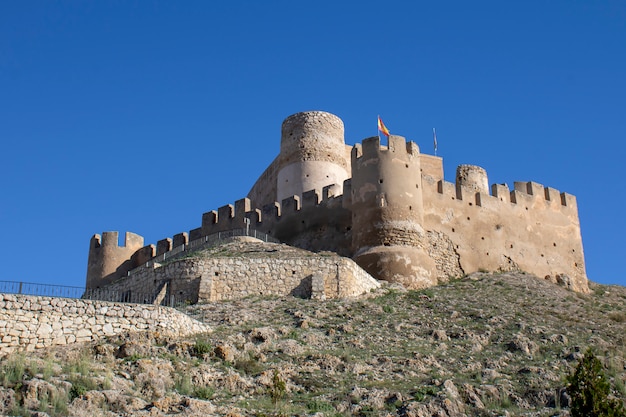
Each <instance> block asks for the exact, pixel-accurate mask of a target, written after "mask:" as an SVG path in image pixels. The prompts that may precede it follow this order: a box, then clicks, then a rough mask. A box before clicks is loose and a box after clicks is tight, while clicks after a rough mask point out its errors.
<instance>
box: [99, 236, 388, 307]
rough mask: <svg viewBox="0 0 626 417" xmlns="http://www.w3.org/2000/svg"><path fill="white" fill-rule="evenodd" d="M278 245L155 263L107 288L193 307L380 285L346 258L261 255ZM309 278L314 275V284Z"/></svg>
mask: <svg viewBox="0 0 626 417" xmlns="http://www.w3.org/2000/svg"><path fill="white" fill-rule="evenodd" d="M222 247H224V248H226V246H222ZM283 247H284V245H272V244H264V243H256V244H252V246H250V247H248V248H249V249H250V250H258V251H263V252H257V255H250V254H248V256H247V257H245V256H242V255H241V254H238V256H217V257H204V258H202V257H201V258H188V259H180V260H175V261H172V262H170V263H168V264H166V265H159V264H155V265H151V266H148V267H145V268H144V269H140V270H137V271H136V272H135V273H133V275H131V276H129V277H126V278H123V279H120V280H118V281H116V282H115V283H113V284H111V285H109V286H107V287H106V290H107V291H112V292H119V293H126V294H128V295H129V296H131V295H133V294H154V295H155V296H156V294H158V293H159V292H164V293H165V294H167V295H166V297H170V296H173V297H174V298H175V299H176V300H179V301H180V300H184V301H187V302H189V303H192V304H193V303H197V302H206V301H219V300H233V299H238V298H244V297H248V296H252V295H278V296H285V295H293V296H296V297H301V298H313V299H318V300H320V299H330V298H345V297H356V296H359V295H361V294H363V293H366V292H368V291H370V290H372V289H374V288H378V287H380V283H379V282H378V281H377V280H375V279H374V278H372V277H371V276H370V275H369V274H368V273H367V272H365V271H364V270H363V269H361V267H359V266H358V265H357V264H356V263H355V262H354V261H352V260H351V259H348V258H343V257H340V256H336V255H334V254H333V255H328V256H322V255H318V254H313V253H309V252H306V255H299V256H297V255H294V254H291V253H287V254H284V255H280V254H279V253H280V252H265V250H270V251H271V250H275V249H276V248H283ZM225 250H226V249H225ZM276 250H277V249H276ZM283 250H284V249H283ZM289 250H291V249H289ZM298 251H299V250H298ZM301 252H303V253H305V251H301ZM229 254H230V255H233V254H232V253H229ZM260 254H262V255H265V256H261V255H260ZM313 277H316V278H315V283H314V282H313ZM148 301H149V302H151V301H153V299H150V300H148ZM157 301H158V302H160V301H161V299H157Z"/></svg>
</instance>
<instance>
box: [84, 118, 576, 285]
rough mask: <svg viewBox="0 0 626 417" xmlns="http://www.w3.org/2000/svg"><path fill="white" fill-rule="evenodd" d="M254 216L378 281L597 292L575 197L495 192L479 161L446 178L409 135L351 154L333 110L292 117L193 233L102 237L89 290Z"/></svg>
mask: <svg viewBox="0 0 626 417" xmlns="http://www.w3.org/2000/svg"><path fill="white" fill-rule="evenodd" d="M294 167H295V168H294ZM282 197H284V198H282ZM246 218H247V219H249V225H250V228H253V229H256V230H260V231H263V232H265V233H267V234H269V235H271V236H273V237H275V238H277V239H279V240H280V241H282V242H285V243H287V244H289V245H292V246H296V247H299V248H303V249H307V250H311V251H315V252H318V251H331V252H335V253H337V254H339V255H341V256H346V257H352V258H354V259H355V260H356V261H357V263H359V265H361V266H362V267H364V268H365V269H366V270H367V271H368V272H370V273H371V274H372V275H374V276H376V277H378V278H381V279H386V280H390V281H396V282H402V283H403V284H404V285H406V286H408V287H412V288H420V287H424V286H428V285H435V284H436V283H438V282H445V281H447V280H448V279H449V278H450V277H455V276H460V275H463V274H467V273H471V272H475V271H478V270H487V271H497V270H510V269H520V270H524V271H526V272H529V273H533V274H536V275H538V276H540V277H547V278H549V279H551V280H552V281H559V282H561V283H565V285H567V286H568V287H570V288H572V289H573V290H576V291H581V292H587V291H588V286H587V276H586V272H585V265H584V254H583V246H582V238H581V234H580V224H579V219H578V211H577V206H576V199H575V197H574V196H572V195H569V194H566V193H560V192H559V191H557V190H556V189H554V188H549V187H544V186H543V185H541V184H537V183H534V182H516V183H514V189H513V190H509V188H508V187H507V186H506V185H499V184H494V185H492V186H491V188H490V187H489V181H488V176H487V172H486V171H485V170H484V169H483V168H481V167H478V166H474V165H461V166H459V167H458V169H457V172H456V176H455V182H454V183H451V182H447V181H445V180H444V172H443V160H442V158H440V157H437V156H432V155H424V154H421V153H420V152H419V147H418V146H417V145H416V144H415V143H413V142H410V141H409V142H407V141H406V140H405V139H404V138H403V137H400V136H391V137H390V138H389V141H388V145H387V146H383V145H381V143H380V139H379V138H377V137H374V138H369V139H366V140H364V141H363V143H362V144H357V145H355V146H354V147H353V148H352V150H351V152H350V147H348V146H346V145H345V143H344V138H343V122H341V119H339V118H338V117H337V116H334V115H331V114H329V113H325V112H304V113H297V114H295V115H292V116H289V117H288V118H287V119H285V121H284V123H283V126H282V130H281V151H280V153H279V155H278V156H277V157H276V158H275V159H274V161H273V162H272V163H271V164H270V166H269V167H268V168H267V169H266V170H265V172H264V173H263V174H262V175H261V177H259V179H258V180H257V181H256V183H255V185H254V186H253V187H252V189H251V190H250V192H249V193H248V197H247V198H244V199H241V200H238V201H236V202H235V203H234V204H229V205H225V206H222V207H220V208H218V209H217V210H213V211H209V212H206V213H204V214H203V215H202V221H201V225H200V227H198V228H196V229H193V230H190V231H189V233H188V234H187V233H180V234H178V235H176V236H174V237H172V238H165V239H162V240H160V241H159V242H158V243H157V245H156V246H154V245H148V246H142V245H143V239H141V241H139V239H140V236H137V235H134V234H127V235H126V236H127V244H126V246H125V247H118V246H117V243H116V244H115V245H114V246H111V247H109V246H108V245H105V244H104V243H106V241H107V239H104V237H105V236H108V235H107V233H115V237H114V238H113V234H111V239H109V240H110V241H111V242H112V241H115V242H117V232H106V233H104V234H103V239H102V240H103V242H100V238H99V236H98V235H96V236H94V238H93V239H92V244H91V247H90V255H89V267H88V278H87V285H88V287H89V286H101V285H105V286H106V285H109V284H111V283H112V282H113V281H114V280H115V279H119V278H121V277H124V276H125V275H126V274H127V271H128V270H129V269H132V268H134V267H137V266H139V265H142V264H143V263H145V262H146V261H147V260H149V259H150V258H151V257H153V256H155V255H157V254H158V255H161V254H163V253H167V252H168V251H171V250H173V249H175V248H177V247H178V246H180V245H182V244H187V243H188V242H190V241H193V240H195V239H198V238H201V237H203V236H208V235H211V234H213V233H217V232H222V231H227V230H231V229H236V228H244V227H246V220H244V219H246ZM135 237H136V238H135ZM128 242H130V243H128ZM102 247H104V248H105V250H102Z"/></svg>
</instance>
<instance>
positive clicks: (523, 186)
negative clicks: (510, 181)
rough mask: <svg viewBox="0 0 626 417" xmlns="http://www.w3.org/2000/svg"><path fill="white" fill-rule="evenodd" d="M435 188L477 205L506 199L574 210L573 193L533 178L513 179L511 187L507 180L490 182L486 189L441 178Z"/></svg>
mask: <svg viewBox="0 0 626 417" xmlns="http://www.w3.org/2000/svg"><path fill="white" fill-rule="evenodd" d="M436 192H437V193H438V194H440V195H441V196H442V197H443V198H444V199H450V200H459V201H463V202H466V203H467V204H469V205H476V206H478V207H483V206H487V205H489V206H491V207H494V206H496V205H497V204H499V203H507V204H513V205H520V206H522V205H523V206H524V208H525V209H527V210H531V209H534V210H545V209H548V208H550V209H554V210H562V211H571V210H577V203H576V197H575V196H573V195H571V194H568V193H565V192H560V191H559V190H557V189H555V188H552V187H544V186H543V185H542V184H539V183H536V182H515V189H514V190H509V187H508V185H506V184H492V185H491V193H489V192H485V191H482V190H477V189H476V188H475V187H474V186H470V187H467V186H466V185H465V184H464V183H463V182H458V181H457V182H456V183H452V182H448V181H444V180H440V181H438V182H437V184H436Z"/></svg>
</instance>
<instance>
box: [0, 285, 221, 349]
mask: <svg viewBox="0 0 626 417" xmlns="http://www.w3.org/2000/svg"><path fill="white" fill-rule="evenodd" d="M0 299H2V300H4V302H5V303H4V307H3V308H2V307H0V334H1V335H2V337H1V338H0V355H5V354H8V353H10V352H13V351H14V350H15V349H14V347H19V349H20V350H25V351H32V350H34V349H39V348H44V347H48V346H54V345H65V344H70V343H75V342H89V341H95V340H98V339H100V338H102V337H104V336H111V335H115V334H119V333H122V332H127V331H142V330H148V329H155V330H156V329H157V328H158V329H159V331H160V332H162V333H168V334H173V335H188V334H193V333H199V332H207V331H209V328H208V327H207V326H205V325H203V324H202V323H200V322H197V321H195V320H193V319H191V318H190V317H189V316H187V315H185V314H183V313H180V312H178V311H177V310H174V309H172V308H168V307H160V306H154V305H142V304H123V303H111V302H105V301H93V300H77V299H59V298H50V297H36V296H27V295H11V294H0ZM45 306H48V307H50V309H46V308H43V307H45ZM86 314H89V316H88V317H87V316H85V315H86Z"/></svg>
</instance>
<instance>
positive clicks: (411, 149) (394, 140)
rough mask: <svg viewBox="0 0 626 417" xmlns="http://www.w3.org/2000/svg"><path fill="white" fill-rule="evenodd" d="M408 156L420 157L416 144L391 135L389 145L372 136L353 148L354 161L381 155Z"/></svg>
mask: <svg viewBox="0 0 626 417" xmlns="http://www.w3.org/2000/svg"><path fill="white" fill-rule="evenodd" d="M402 152H405V153H406V154H407V155H411V156H417V155H419V146H417V144H416V143H415V142H410V141H409V142H407V141H406V139H405V138H404V137H403V136H396V135H390V136H389V138H388V144H387V145H386V146H385V145H382V144H381V142H380V137H379V136H372V137H369V138H367V139H364V140H363V142H362V143H357V144H355V145H354V147H353V148H352V160H353V161H354V160H356V159H360V158H376V157H378V156H380V155H381V154H385V153H394V154H401V153H402Z"/></svg>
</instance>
